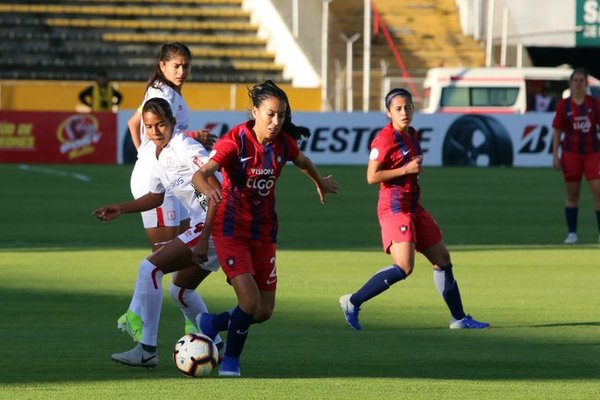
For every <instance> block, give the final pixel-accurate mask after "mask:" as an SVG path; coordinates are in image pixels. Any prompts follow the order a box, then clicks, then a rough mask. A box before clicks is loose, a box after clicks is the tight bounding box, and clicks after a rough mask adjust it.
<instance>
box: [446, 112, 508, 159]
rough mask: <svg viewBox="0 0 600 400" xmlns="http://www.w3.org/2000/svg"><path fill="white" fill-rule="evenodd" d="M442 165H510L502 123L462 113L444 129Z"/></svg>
mask: <svg viewBox="0 0 600 400" xmlns="http://www.w3.org/2000/svg"><path fill="white" fill-rule="evenodd" d="M442 165H448V166H498V165H505V166H512V165H513V148H512V141H511V139H510V135H509V134H508V132H507V131H506V129H505V128H504V126H503V125H502V124H500V123H499V122H498V121H497V120H496V119H494V118H492V117H490V116H488V115H463V116H462V117H459V118H457V119H456V120H455V121H454V122H453V123H452V125H450V127H449V128H448V131H447V132H446V136H445V137H444V143H443V145H442Z"/></svg>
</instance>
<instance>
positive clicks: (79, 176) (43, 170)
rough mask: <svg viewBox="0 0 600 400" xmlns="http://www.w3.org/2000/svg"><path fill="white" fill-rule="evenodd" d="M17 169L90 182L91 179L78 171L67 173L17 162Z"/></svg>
mask: <svg viewBox="0 0 600 400" xmlns="http://www.w3.org/2000/svg"><path fill="white" fill-rule="evenodd" d="M19 169H21V170H23V171H31V172H39V173H42V174H48V175H57V176H64V177H71V178H74V179H77V180H79V181H82V182H90V181H91V180H92V178H90V177H89V176H87V175H84V174H80V173H78V172H75V173H68V172H65V171H61V170H58V169H52V168H45V167H32V166H31V165H27V164H19Z"/></svg>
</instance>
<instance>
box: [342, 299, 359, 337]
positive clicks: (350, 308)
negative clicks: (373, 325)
mask: <svg viewBox="0 0 600 400" xmlns="http://www.w3.org/2000/svg"><path fill="white" fill-rule="evenodd" d="M350 296H351V295H350V294H345V295H343V296H342V297H340V306H341V307H342V312H343V313H344V318H346V322H347V323H348V325H350V327H351V328H352V329H356V330H357V331H360V330H362V326H360V323H359V322H358V313H359V311H360V308H359V307H355V306H354V304H352V302H351V301H350Z"/></svg>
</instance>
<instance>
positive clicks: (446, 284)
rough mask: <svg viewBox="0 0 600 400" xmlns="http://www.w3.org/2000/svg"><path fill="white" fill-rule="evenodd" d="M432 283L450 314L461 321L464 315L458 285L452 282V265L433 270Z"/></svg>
mask: <svg viewBox="0 0 600 400" xmlns="http://www.w3.org/2000/svg"><path fill="white" fill-rule="evenodd" d="M433 283H434V284H435V287H436V289H437V290H438V292H440V294H441V295H442V298H443V299H444V301H445V302H446V305H447V306H448V309H449V310H450V314H452V316H453V317H454V318H455V319H463V318H464V317H465V315H466V314H465V312H464V310H463V305H462V300H461V299H460V291H459V290H458V284H457V283H456V281H455V280H454V274H453V273H452V263H450V264H448V265H445V266H443V267H439V269H438V268H434V270H433Z"/></svg>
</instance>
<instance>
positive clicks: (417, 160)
mask: <svg viewBox="0 0 600 400" xmlns="http://www.w3.org/2000/svg"><path fill="white" fill-rule="evenodd" d="M404 170H405V171H406V173H407V174H418V173H420V172H421V171H422V170H423V157H421V156H417V157H413V158H412V159H411V160H410V161H409V162H408V163H407V164H406V165H405V166H404Z"/></svg>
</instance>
